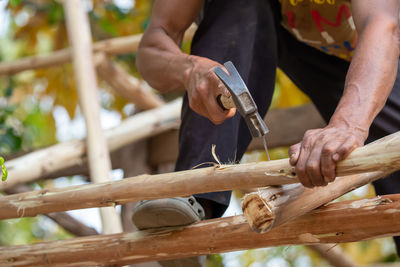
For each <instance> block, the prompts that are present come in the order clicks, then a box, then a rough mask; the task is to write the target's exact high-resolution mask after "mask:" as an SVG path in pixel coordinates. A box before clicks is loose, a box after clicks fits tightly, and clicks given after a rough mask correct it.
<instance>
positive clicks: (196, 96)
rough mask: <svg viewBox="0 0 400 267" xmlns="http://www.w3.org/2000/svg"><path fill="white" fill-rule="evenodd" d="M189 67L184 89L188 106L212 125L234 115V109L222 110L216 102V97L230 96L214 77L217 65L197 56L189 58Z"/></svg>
mask: <svg viewBox="0 0 400 267" xmlns="http://www.w3.org/2000/svg"><path fill="white" fill-rule="evenodd" d="M189 57H190V62H191V67H190V68H189V69H188V70H187V71H186V72H185V89H186V91H187V93H188V98H189V106H190V108H191V109H192V110H193V111H195V112H196V113H197V114H199V115H201V116H204V117H206V118H208V119H209V120H210V121H211V122H212V123H214V124H221V123H223V122H224V121H225V120H226V119H228V118H231V117H233V116H234V115H235V112H236V109H235V108H231V109H229V110H223V109H222V108H221V107H220V106H219V105H218V102H217V96H218V95H225V96H230V93H229V91H228V89H226V87H225V86H224V84H223V83H222V82H221V81H220V80H219V79H218V77H217V76H216V75H215V73H214V71H213V69H214V68H215V67H217V66H219V67H221V68H222V69H224V70H225V67H224V66H222V65H220V64H219V63H217V62H215V61H213V60H210V59H207V58H203V57H198V56H189Z"/></svg>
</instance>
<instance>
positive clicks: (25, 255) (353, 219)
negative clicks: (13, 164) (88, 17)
mask: <svg viewBox="0 0 400 267" xmlns="http://www.w3.org/2000/svg"><path fill="white" fill-rule="evenodd" d="M399 220H400V195H388V196H383V197H380V198H373V199H363V200H357V201H346V202H339V203H333V204H328V205H327V206H323V207H321V208H319V209H317V210H315V211H313V212H311V213H309V214H307V215H304V216H302V217H300V218H297V219H295V220H293V221H290V222H288V223H287V224H284V225H281V226H279V227H277V228H275V229H273V230H271V231H270V232H268V233H265V234H257V233H255V232H253V231H252V230H251V229H250V227H249V225H248V224H247V222H246V219H245V217H244V216H234V217H229V218H222V219H214V220H208V221H202V222H198V223H195V224H192V225H190V226H187V227H179V228H170V229H159V230H148V231H139V232H131V233H121V234H113V235H102V236H91V237H81V238H73V239H68V240H61V241H53V242H45V243H36V244H31V245H24V246H14V247H4V248H1V252H2V253H0V265H11V266H41V265H45V264H47V265H57V264H59V265H63V264H74V263H81V264H82V265H84V266H94V265H102V264H115V265H117V266H118V265H124V264H134V263H139V262H145V261H153V260H167V259H174V258H184V257H191V256H198V255H203V254H215V253H222V252H228V251H236V250H246V249H252V248H259V247H270V246H285V245H299V244H313V245H314V244H321V243H342V242H353V241H360V240H366V239H372V238H377V237H384V236H393V235H399V234H400V224H399V223H395V222H398V221H399ZM183 244H184V245H183Z"/></svg>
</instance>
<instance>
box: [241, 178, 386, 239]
mask: <svg viewBox="0 0 400 267" xmlns="http://www.w3.org/2000/svg"><path fill="white" fill-rule="evenodd" d="M386 176H387V173H385V172H379V171H377V172H370V173H363V174H356V175H352V176H344V177H338V178H337V179H336V180H335V181H334V182H333V183H330V184H328V185H327V186H323V187H315V188H312V189H311V188H304V187H303V186H302V185H301V184H294V185H288V186H276V187H267V188H260V189H258V191H256V192H252V193H250V194H247V195H246V196H245V197H244V200H243V204H242V208H243V213H244V215H245V216H246V218H247V221H248V222H249V224H250V226H251V227H252V229H253V230H254V231H256V232H259V233H264V232H267V231H270V230H271V229H272V228H274V227H277V226H279V225H281V224H284V223H286V222H288V221H290V220H293V219H294V218H297V217H300V216H302V215H304V214H306V213H308V212H310V211H312V210H314V209H316V208H318V207H320V206H322V205H324V204H326V203H328V202H331V201H332V200H335V199H336V198H338V197H340V196H342V195H344V194H346V193H348V192H350V191H352V190H354V189H356V188H359V187H361V186H363V185H366V184H369V183H372V182H373V181H376V180H378V179H380V178H383V177H386Z"/></svg>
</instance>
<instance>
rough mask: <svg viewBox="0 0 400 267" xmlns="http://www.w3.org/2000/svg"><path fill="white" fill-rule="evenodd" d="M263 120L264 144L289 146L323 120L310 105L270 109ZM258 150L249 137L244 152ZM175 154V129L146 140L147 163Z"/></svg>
mask: <svg viewBox="0 0 400 267" xmlns="http://www.w3.org/2000/svg"><path fill="white" fill-rule="evenodd" d="M264 121H265V122H266V124H267V125H268V127H269V128H270V129H272V130H271V132H270V133H268V135H267V139H268V147H269V148H274V147H280V146H290V145H293V144H295V143H298V142H300V141H301V140H302V139H303V136H304V133H305V132H306V131H307V130H308V129H315V128H322V127H324V126H325V122H324V120H323V119H322V117H321V115H320V114H319V113H318V111H317V109H316V108H315V106H314V105H313V104H306V105H303V106H298V107H291V108H280V109H273V110H271V111H269V112H268V113H267V115H266V116H265V118H264ZM256 149H261V150H264V145H263V142H262V140H261V139H259V138H257V139H253V140H252V141H251V143H250V145H249V147H248V149H247V150H248V151H252V150H256ZM177 157H178V131H177V130H171V131H168V132H165V133H163V134H160V135H157V136H155V137H153V138H152V139H151V142H150V156H149V164H150V165H152V166H158V165H160V164H164V163H170V162H175V160H176V158H177Z"/></svg>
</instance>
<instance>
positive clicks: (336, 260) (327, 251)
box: [308, 244, 389, 267]
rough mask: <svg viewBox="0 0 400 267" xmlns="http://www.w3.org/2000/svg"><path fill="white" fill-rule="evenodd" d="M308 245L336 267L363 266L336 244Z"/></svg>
mask: <svg viewBox="0 0 400 267" xmlns="http://www.w3.org/2000/svg"><path fill="white" fill-rule="evenodd" d="M308 247H309V248H310V249H312V250H314V251H315V252H317V253H318V254H319V255H320V256H321V257H323V258H324V259H325V260H326V261H328V262H329V263H330V264H331V265H332V266H334V267H361V265H359V264H357V263H356V262H355V261H354V260H353V259H352V258H351V257H349V255H347V254H346V253H345V252H344V251H343V250H342V248H341V247H340V246H337V245H336V244H316V245H309V246H308ZM387 267H389V266H387Z"/></svg>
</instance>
